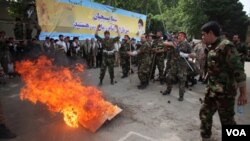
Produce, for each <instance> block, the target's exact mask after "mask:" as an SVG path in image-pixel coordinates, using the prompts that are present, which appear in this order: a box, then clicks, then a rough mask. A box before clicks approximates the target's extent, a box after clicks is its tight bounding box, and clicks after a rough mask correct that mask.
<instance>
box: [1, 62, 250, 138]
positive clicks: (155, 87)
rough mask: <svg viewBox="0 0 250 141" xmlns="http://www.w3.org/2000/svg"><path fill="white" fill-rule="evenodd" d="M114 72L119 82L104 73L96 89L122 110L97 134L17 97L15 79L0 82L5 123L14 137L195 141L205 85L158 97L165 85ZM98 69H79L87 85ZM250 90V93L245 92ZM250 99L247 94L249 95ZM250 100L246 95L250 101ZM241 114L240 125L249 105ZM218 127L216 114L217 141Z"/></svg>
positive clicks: (248, 120)
mask: <svg viewBox="0 0 250 141" xmlns="http://www.w3.org/2000/svg"><path fill="white" fill-rule="evenodd" d="M117 72H119V71H118V68H116V77H117V81H118V83H116V84H115V85H114V86H111V85H110V84H109V81H110V80H109V78H108V75H106V78H105V80H104V85H103V87H101V88H100V89H101V90H102V91H103V92H104V94H105V97H106V99H108V100H109V101H111V102H113V103H115V104H117V105H119V106H120V107H121V108H122V109H123V112H122V113H121V114H120V115H119V116H117V117H116V118H115V119H113V120H112V121H110V122H109V123H106V124H105V125H104V126H102V128H100V129H99V130H98V132H97V133H91V132H89V131H87V130H85V129H84V128H81V127H80V128H77V129H73V128H69V127H68V126H66V125H65V124H64V122H63V119H62V115H60V114H55V113H54V114H52V113H49V112H48V111H47V109H46V108H45V107H44V106H43V105H32V104H31V103H29V102H27V101H21V100H20V99H19V91H20V88H21V87H22V86H23V84H22V83H21V80H20V79H19V78H15V79H12V80H9V83H8V84H7V85H5V86H2V85H0V98H1V101H2V103H3V106H4V111H5V116H6V118H7V124H8V126H9V127H10V128H11V129H12V130H13V132H15V133H16V134H17V135H18V137H17V138H16V139H13V141H199V140H200V136H199V125H200V120H199V116H198V113H199V109H200V107H201V103H200V101H199V98H203V97H204V90H205V86H204V85H202V84H198V85H196V86H194V87H193V88H192V90H191V91H190V90H188V91H187V92H186V94H185V100H184V102H179V101H177V98H178V93H177V92H178V90H177V88H176V87H175V88H174V89H173V92H172V94H171V95H170V96H162V95H161V94H160V91H161V90H164V89H165V85H160V84H159V82H155V83H153V82H151V83H150V86H149V87H148V88H147V89H146V90H137V88H136V85H137V84H138V78H137V75H136V74H133V75H132V77H131V78H130V79H129V78H127V79H122V80H121V79H120V74H119V73H117ZM246 72H247V73H248V80H247V85H248V92H249V91H250V90H249V88H250V80H249V79H250V78H249V77H250V63H247V64H246ZM98 74H99V69H91V70H87V71H86V72H85V74H82V76H81V77H82V78H83V79H84V82H85V83H86V84H88V85H91V84H92V85H96V84H97V83H98ZM248 94H249V93H248ZM249 99H250V96H249ZM249 101H250V100H249ZM244 110H245V112H244V115H236V120H237V122H238V123H239V124H250V104H248V105H247V106H245V109H244ZM220 130H221V126H220V123H219V118H218V114H216V115H215V117H214V125H213V138H215V139H216V140H218V141H220V138H221V135H220V134H221V131H220Z"/></svg>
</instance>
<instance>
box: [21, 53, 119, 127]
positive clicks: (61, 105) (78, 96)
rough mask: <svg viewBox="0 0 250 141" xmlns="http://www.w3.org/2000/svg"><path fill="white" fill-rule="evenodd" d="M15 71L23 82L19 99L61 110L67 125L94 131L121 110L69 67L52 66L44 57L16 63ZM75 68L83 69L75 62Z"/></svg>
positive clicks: (55, 110) (51, 109)
mask: <svg viewBox="0 0 250 141" xmlns="http://www.w3.org/2000/svg"><path fill="white" fill-rule="evenodd" d="M16 70H17V72H18V73H20V74H21V76H22V79H23V81H24V82H25V84H26V85H25V87H24V88H22V90H21V95H20V98H21V100H29V101H31V102H32V103H34V104H36V103H37V102H40V103H43V104H45V105H46V106H47V107H48V109H49V111H52V112H60V113H62V114H63V116H64V121H65V123H66V124H67V125H68V126H70V127H78V126H79V123H80V124H81V125H82V126H83V127H85V128H87V129H89V130H91V131H93V132H95V131H96V130H97V129H98V128H99V127H100V126H101V125H102V124H103V123H104V122H105V121H106V120H107V119H109V118H110V117H114V116H115V115H116V114H118V113H119V112H120V111H121V109H119V107H117V106H114V105H112V104H111V103H109V102H107V101H105V100H104V99H103V96H102V92H101V91H99V90H98V89H97V88H96V87H93V86H84V85H83V84H82V83H81V80H80V78H79V77H77V76H75V75H74V74H73V73H72V72H71V71H70V70H69V69H68V68H65V67H56V66H54V65H53V64H52V61H51V60H49V59H48V58H47V57H45V56H41V57H39V58H38V59H37V60H35V61H22V62H17V63H16ZM76 70H78V71H83V66H82V65H79V64H78V65H77V66H76ZM119 110H120V111H119Z"/></svg>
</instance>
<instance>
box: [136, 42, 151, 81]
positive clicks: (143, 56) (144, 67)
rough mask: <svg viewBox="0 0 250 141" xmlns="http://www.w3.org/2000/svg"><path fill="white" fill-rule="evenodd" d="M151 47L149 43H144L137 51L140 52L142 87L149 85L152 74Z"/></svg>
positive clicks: (139, 71)
mask: <svg viewBox="0 0 250 141" xmlns="http://www.w3.org/2000/svg"><path fill="white" fill-rule="evenodd" d="M150 51H151V47H150V45H149V43H148V42H145V43H142V44H141V47H140V48H139V49H138V50H137V52H138V57H137V59H138V77H139V79H140V81H141V84H142V85H147V84H148V77H149V73H150V65H151V57H150Z"/></svg>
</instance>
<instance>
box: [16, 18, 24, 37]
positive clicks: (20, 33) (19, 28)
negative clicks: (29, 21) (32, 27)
mask: <svg viewBox="0 0 250 141" xmlns="http://www.w3.org/2000/svg"><path fill="white" fill-rule="evenodd" d="M14 34H15V38H16V40H23V23H22V22H17V23H16V24H15V28H14Z"/></svg>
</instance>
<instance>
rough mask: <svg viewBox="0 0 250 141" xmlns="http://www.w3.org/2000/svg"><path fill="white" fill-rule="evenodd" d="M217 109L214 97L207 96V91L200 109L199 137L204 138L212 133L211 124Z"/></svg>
mask: <svg viewBox="0 0 250 141" xmlns="http://www.w3.org/2000/svg"><path fill="white" fill-rule="evenodd" d="M216 111H217V104H216V99H215V98H212V97H209V96H208V93H207V94H206V96H205V100H204V103H203V105H202V107H201V109H200V113H199V116H200V120H201V126H200V129H201V137H202V138H204V139H206V138H210V137H211V135H212V131H211V130H212V124H213V115H214V113H215V112H216Z"/></svg>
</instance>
